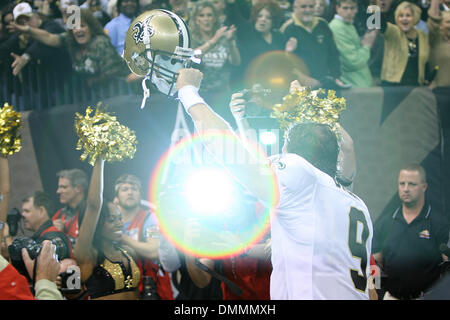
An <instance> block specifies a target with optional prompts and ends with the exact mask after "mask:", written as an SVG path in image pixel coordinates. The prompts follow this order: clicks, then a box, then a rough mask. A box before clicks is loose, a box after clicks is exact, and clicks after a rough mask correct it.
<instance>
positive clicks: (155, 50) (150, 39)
mask: <svg viewBox="0 0 450 320" xmlns="http://www.w3.org/2000/svg"><path fill="white" fill-rule="evenodd" d="M189 44H190V41H189V31H188V29H187V26H186V24H185V22H184V21H183V20H182V19H181V18H180V17H178V16H177V15H176V14H174V13H173V12H170V11H167V10H162V9H155V10H151V11H147V12H144V13H143V14H141V15H140V16H138V17H137V18H136V19H134V21H133V22H131V25H130V27H129V29H128V32H127V37H126V40H125V48H124V52H123V58H124V59H125V61H126V62H127V64H128V67H129V68H130V70H131V71H132V72H133V73H135V74H137V75H139V76H145V79H144V80H143V87H144V98H145V94H146V93H145V90H146V89H147V88H146V87H145V80H146V79H151V81H152V82H153V83H154V84H155V85H156V87H157V88H158V90H159V91H161V92H162V93H164V94H167V95H173V93H175V91H176V90H175V88H174V84H175V82H176V79H177V72H178V71H179V70H180V69H182V68H185V67H188V66H189V65H190V63H191V62H196V63H199V62H200V61H198V60H199V59H197V58H195V56H196V55H197V53H195V55H194V50H192V49H190V48H189ZM147 91H148V90H147Z"/></svg>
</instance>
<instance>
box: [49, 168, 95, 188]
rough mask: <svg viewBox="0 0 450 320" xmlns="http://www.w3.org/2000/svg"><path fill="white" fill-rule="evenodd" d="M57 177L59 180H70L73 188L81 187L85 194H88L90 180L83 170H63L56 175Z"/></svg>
mask: <svg viewBox="0 0 450 320" xmlns="http://www.w3.org/2000/svg"><path fill="white" fill-rule="evenodd" d="M56 176H57V177H58V178H66V179H68V180H69V181H70V183H71V184H72V186H73V187H76V186H81V188H82V189H83V191H84V193H86V192H87V188H88V178H87V175H86V173H84V171H83V170H80V169H69V170H61V171H59V172H58V173H57V174H56Z"/></svg>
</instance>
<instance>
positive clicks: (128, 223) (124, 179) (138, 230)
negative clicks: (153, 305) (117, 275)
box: [114, 174, 173, 300]
mask: <svg viewBox="0 0 450 320" xmlns="http://www.w3.org/2000/svg"><path fill="white" fill-rule="evenodd" d="M114 190H115V199H114V200H115V201H114V202H115V203H116V204H117V206H118V207H119V209H120V212H121V213H122V219H123V226H124V227H123V231H124V234H123V235H122V241H123V243H124V244H126V245H127V246H130V247H131V248H133V249H134V250H135V251H136V254H137V255H138V257H139V261H138V266H139V269H140V270H141V275H143V276H144V277H146V276H149V277H151V278H152V279H153V281H154V283H155V284H156V291H157V293H158V295H159V297H160V298H161V299H163V300H173V293H172V287H171V283H170V274H169V273H167V272H165V271H164V270H163V268H162V267H161V265H160V263H159V260H158V243H159V240H158V234H159V231H158V230H159V229H158V225H157V221H156V218H155V215H154V214H152V212H151V211H150V210H148V209H146V208H144V207H143V206H142V205H141V190H142V189H141V182H140V181H139V179H138V178H137V177H136V176H134V175H131V174H124V175H122V176H120V177H119V178H118V179H117V181H116V183H115V187H114ZM139 290H141V291H142V290H143V286H142V281H141V283H140V284H139Z"/></svg>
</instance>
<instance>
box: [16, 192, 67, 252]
mask: <svg viewBox="0 0 450 320" xmlns="http://www.w3.org/2000/svg"><path fill="white" fill-rule="evenodd" d="M49 212H53V208H52V203H51V199H50V196H49V195H48V194H47V193H45V192H42V191H36V192H34V194H33V195H30V196H27V197H25V198H24V199H23V203H22V216H23V219H24V223H25V227H26V228H27V229H31V230H33V231H34V232H35V233H34V234H33V236H32V237H31V239H33V240H34V241H36V242H37V243H41V242H42V241H43V240H52V242H54V243H58V256H59V259H60V260H61V261H62V260H64V259H67V258H72V257H73V254H72V245H71V243H70V241H69V239H68V238H67V236H66V235H65V234H64V233H63V232H61V231H59V230H58V229H57V228H56V227H54V226H53V223H52V221H51V220H50V216H49Z"/></svg>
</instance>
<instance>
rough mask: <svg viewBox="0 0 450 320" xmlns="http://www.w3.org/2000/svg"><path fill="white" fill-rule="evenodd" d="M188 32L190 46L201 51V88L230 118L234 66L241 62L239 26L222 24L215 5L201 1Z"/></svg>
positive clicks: (193, 11) (207, 98) (196, 5)
mask: <svg viewBox="0 0 450 320" xmlns="http://www.w3.org/2000/svg"><path fill="white" fill-rule="evenodd" d="M189 31H190V34H191V39H192V43H191V47H192V48H195V49H199V50H201V51H202V62H201V64H200V65H198V66H196V67H197V68H198V69H200V70H201V71H202V72H203V81H202V88H200V91H202V92H203V94H204V97H205V100H206V101H207V102H208V103H209V104H210V105H214V106H216V108H215V109H216V111H217V112H218V113H219V114H220V115H221V116H224V117H225V118H227V119H230V117H229V116H231V115H230V114H229V111H228V108H227V103H226V100H227V99H228V97H229V96H230V88H229V82H230V76H231V66H233V65H234V66H236V65H239V64H240V63H241V56H240V53H239V50H238V48H237V45H236V40H235V32H236V28H235V27H234V26H233V25H232V26H230V27H227V26H223V27H220V21H219V18H218V16H217V12H216V9H215V8H214V5H213V4H212V3H211V2H209V1H201V2H198V3H196V4H195V6H194V7H193V8H192V11H191V15H190V17H189Z"/></svg>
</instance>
